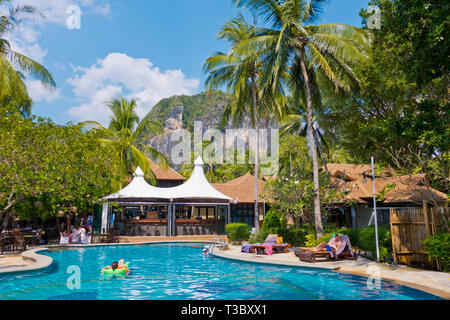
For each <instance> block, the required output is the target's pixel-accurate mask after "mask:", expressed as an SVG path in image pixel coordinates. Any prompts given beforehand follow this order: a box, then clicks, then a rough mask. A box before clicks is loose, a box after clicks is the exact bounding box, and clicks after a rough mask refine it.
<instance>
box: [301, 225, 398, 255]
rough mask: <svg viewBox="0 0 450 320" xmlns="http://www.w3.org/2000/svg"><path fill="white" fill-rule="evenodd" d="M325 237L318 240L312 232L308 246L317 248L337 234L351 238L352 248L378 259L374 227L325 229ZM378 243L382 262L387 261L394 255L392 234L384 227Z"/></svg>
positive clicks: (308, 236)
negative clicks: (368, 253)
mask: <svg viewBox="0 0 450 320" xmlns="http://www.w3.org/2000/svg"><path fill="white" fill-rule="evenodd" d="M324 232H325V233H324V235H323V236H322V237H320V239H316V232H315V231H314V230H311V231H310V232H309V233H308V234H307V235H306V243H305V244H306V246H307V247H315V246H317V245H319V244H320V243H321V242H327V243H328V241H330V239H331V237H332V236H333V234H335V233H339V234H345V235H347V236H348V237H349V239H350V242H351V244H352V247H355V248H359V249H361V250H364V251H367V252H370V253H371V255H372V256H373V257H376V241H375V228H374V227H373V226H371V227H367V228H357V229H351V228H344V229H337V228H334V227H331V228H326V229H324ZM378 243H379V250H380V261H387V260H389V258H390V257H391V255H392V243H391V233H390V231H389V230H388V229H386V228H384V227H379V228H378Z"/></svg>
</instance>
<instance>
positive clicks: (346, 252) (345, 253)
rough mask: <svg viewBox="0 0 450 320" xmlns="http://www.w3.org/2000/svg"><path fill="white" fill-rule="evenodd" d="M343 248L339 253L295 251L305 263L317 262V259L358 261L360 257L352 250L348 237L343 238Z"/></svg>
mask: <svg viewBox="0 0 450 320" xmlns="http://www.w3.org/2000/svg"><path fill="white" fill-rule="evenodd" d="M341 242H342V246H341V247H340V248H339V250H338V251H336V252H334V251H328V250H326V249H323V250H315V251H312V250H311V249H308V248H306V249H305V248H304V249H297V250H295V251H294V254H295V255H296V256H297V257H298V258H299V259H300V260H301V261H305V262H316V258H318V257H324V258H326V259H345V258H350V259H353V260H357V259H358V255H357V254H356V252H354V251H353V250H352V244H351V243H350V238H349V237H348V236H347V235H342V236H341Z"/></svg>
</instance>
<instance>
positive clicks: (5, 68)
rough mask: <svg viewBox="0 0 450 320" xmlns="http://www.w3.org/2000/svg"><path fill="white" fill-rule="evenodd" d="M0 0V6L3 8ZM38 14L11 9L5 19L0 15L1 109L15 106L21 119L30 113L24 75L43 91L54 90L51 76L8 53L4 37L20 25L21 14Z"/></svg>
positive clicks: (27, 8)
mask: <svg viewBox="0 0 450 320" xmlns="http://www.w3.org/2000/svg"><path fill="white" fill-rule="evenodd" d="M5 2H6V1H5V0H0V5H3V4H5ZM32 13H38V12H37V10H36V9H35V8H34V7H32V6H28V5H26V6H21V7H15V8H11V9H10V10H9V13H8V14H7V15H5V14H2V15H0V106H4V105H7V104H17V105H18V107H19V108H20V111H21V112H22V114H23V115H29V114H30V112H31V99H30V97H29V96H28V92H27V88H26V86H25V83H24V80H25V78H26V76H27V75H29V76H32V77H34V78H37V79H39V80H41V83H42V85H43V86H44V87H46V88H49V89H51V88H54V87H56V84H55V81H54V80H53V78H52V76H51V74H50V72H49V71H48V70H47V69H45V68H44V67H43V66H42V65H41V64H39V63H38V62H36V61H34V60H33V59H31V58H29V57H27V56H25V55H23V54H21V53H19V52H17V51H14V50H12V49H11V45H10V43H9V41H8V40H6V39H5V38H4V37H5V35H6V34H7V33H9V32H11V31H12V30H13V29H14V28H15V27H16V26H17V25H18V24H19V23H20V21H21V20H20V18H19V16H20V15H22V14H32Z"/></svg>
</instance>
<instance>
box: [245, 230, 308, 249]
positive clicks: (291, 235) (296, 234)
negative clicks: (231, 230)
mask: <svg viewBox="0 0 450 320" xmlns="http://www.w3.org/2000/svg"><path fill="white" fill-rule="evenodd" d="M308 232H309V229H307V228H292V227H284V228H270V229H265V230H261V231H260V233H259V234H258V235H257V236H256V237H255V238H254V239H252V240H251V243H262V242H264V241H265V240H266V238H267V236H268V235H269V234H278V235H279V236H281V237H283V242H285V243H289V244H290V245H291V246H293V247H299V246H303V245H304V244H305V241H306V235H307V234H308Z"/></svg>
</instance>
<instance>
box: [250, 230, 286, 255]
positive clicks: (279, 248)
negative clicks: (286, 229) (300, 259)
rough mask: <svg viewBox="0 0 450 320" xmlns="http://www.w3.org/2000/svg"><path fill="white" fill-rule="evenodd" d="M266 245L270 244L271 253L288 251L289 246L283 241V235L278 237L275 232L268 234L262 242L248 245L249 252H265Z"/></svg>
mask: <svg viewBox="0 0 450 320" xmlns="http://www.w3.org/2000/svg"><path fill="white" fill-rule="evenodd" d="M277 242H279V243H277ZM267 245H271V246H272V249H273V253H287V252H289V250H288V248H289V246H290V244H289V243H283V237H280V236H279V235H277V234H269V235H268V236H267V238H266V240H265V241H264V243H263V244H254V245H252V246H251V247H250V252H251V253H257V254H265V252H266V246H267Z"/></svg>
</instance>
